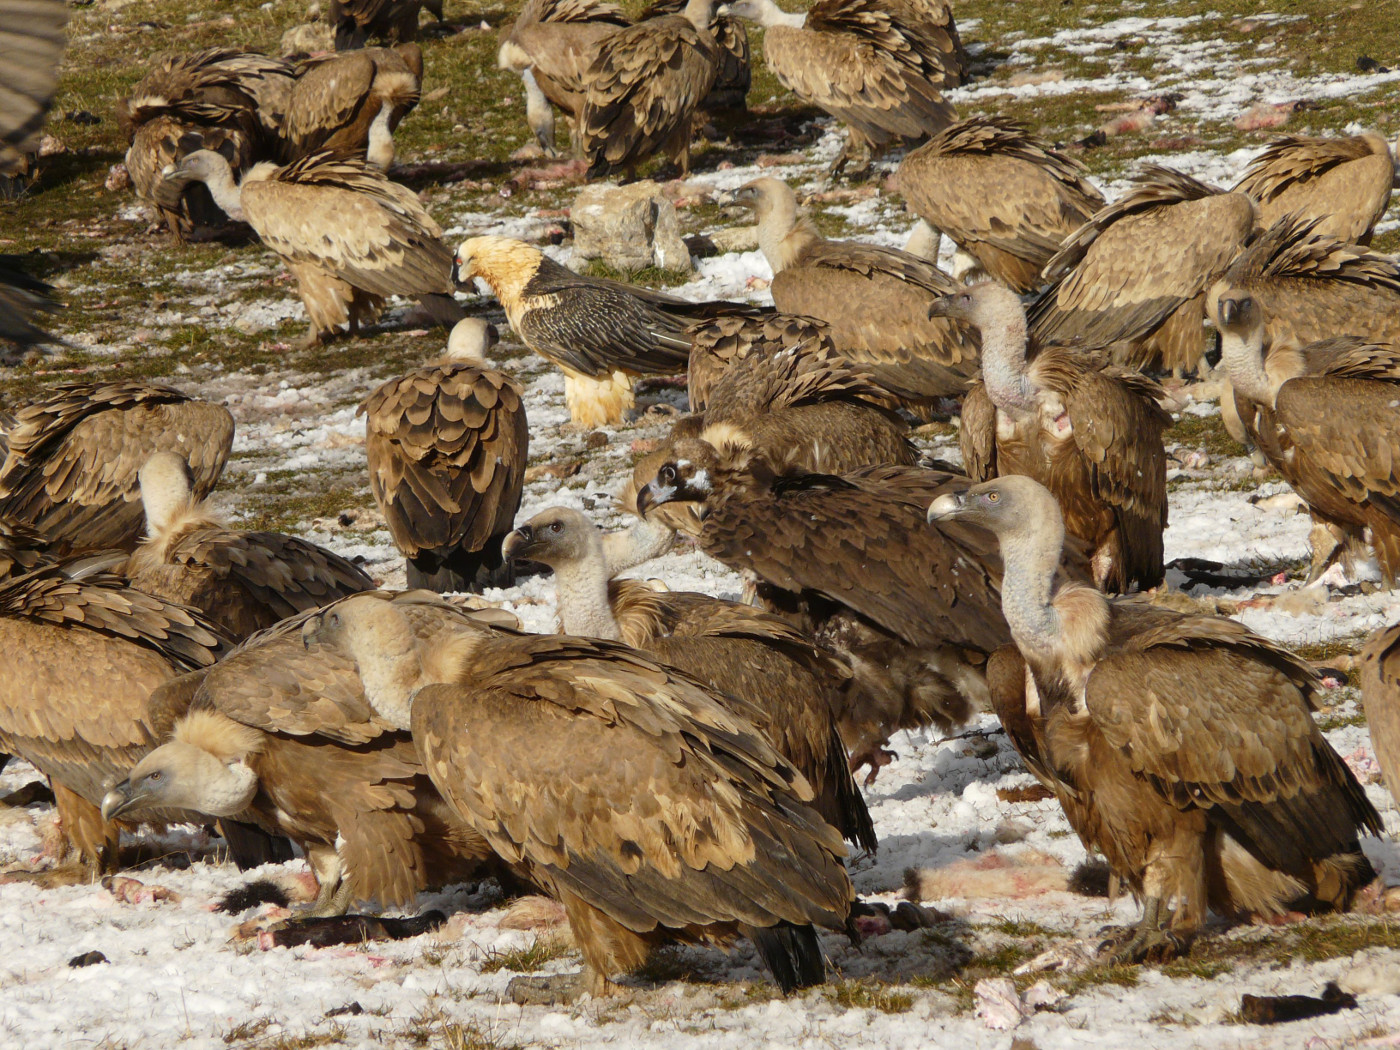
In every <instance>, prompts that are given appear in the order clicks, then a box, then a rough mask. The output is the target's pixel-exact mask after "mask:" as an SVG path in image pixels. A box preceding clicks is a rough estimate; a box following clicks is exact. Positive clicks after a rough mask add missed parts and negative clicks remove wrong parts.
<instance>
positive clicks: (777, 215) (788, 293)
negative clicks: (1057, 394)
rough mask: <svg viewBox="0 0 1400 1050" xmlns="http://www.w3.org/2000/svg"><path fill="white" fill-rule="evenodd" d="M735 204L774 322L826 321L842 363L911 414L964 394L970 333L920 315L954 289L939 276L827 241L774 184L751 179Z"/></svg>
mask: <svg viewBox="0 0 1400 1050" xmlns="http://www.w3.org/2000/svg"><path fill="white" fill-rule="evenodd" d="M734 200H735V201H737V202H739V203H742V204H746V205H748V206H750V207H752V208H753V210H754V214H755V216H756V217H757V219H758V243H759V247H761V248H762V249H763V254H764V256H765V257H766V258H767V259H768V265H769V266H771V267H772V268H773V284H772V287H771V292H772V295H773V305H774V306H776V307H777V308H778V311H779V312H780V313H785V314H803V315H806V316H808V317H816V318H820V319H821V320H823V321H825V322H826V323H827V324H828V325H830V326H831V328H830V331H829V333H828V335H829V336H830V338H831V341H832V343H833V344H834V345H835V346H836V347H837V349H838V350H839V351H840V353H841V355H842V356H843V357H845V358H846V359H847V360H849V361H851V362H852V363H853V364H855V365H856V366H858V367H859V368H861V369H862V370H864V371H866V372H869V373H870V374H871V375H872V376H873V377H874V378H875V380H876V382H878V383H879V384H880V385H881V386H883V387H885V388H886V389H887V390H889V391H890V392H891V393H892V394H894V395H895V396H897V397H899V398H902V399H904V400H906V401H908V402H910V403H911V405H913V406H917V407H922V406H924V405H927V404H928V403H929V402H931V401H932V400H933V399H935V398H939V397H949V396H953V395H957V394H961V393H962V392H963V391H964V390H965V389H967V384H968V382H969V381H970V380H971V379H972V377H973V376H974V375H976V374H977V347H978V343H977V334H976V332H975V331H973V330H972V329H971V328H969V327H967V326H966V325H963V324H960V323H959V322H956V321H949V320H945V319H941V318H940V319H934V320H930V319H929V316H928V307H929V303H931V302H932V301H933V300H934V299H936V298H937V297H938V296H940V295H946V294H948V293H949V292H952V291H954V290H956V288H957V285H956V284H954V282H953V281H952V279H951V278H949V277H948V275H947V274H945V273H944V272H943V271H942V270H940V269H938V267H937V266H934V265H933V264H932V263H930V262H927V261H925V260H923V259H919V258H917V257H915V256H913V255H909V254H908V253H906V252H901V251H899V250H898V249H895V248H883V247H880V246H878V245H874V244H859V243H856V242H852V241H828V240H826V239H825V238H823V237H822V236H821V234H819V233H818V232H817V229H816V227H815V226H813V225H812V223H811V221H810V220H809V219H807V218H806V217H800V218H799V216H798V214H797V198H796V197H795V196H794V195H793V192H792V190H791V189H790V188H788V186H787V184H786V183H784V182H782V181H780V180H778V179H772V178H762V179H755V180H754V181H753V182H750V183H747V184H745V185H744V186H741V187H740V188H739V189H738V190H736V191H735V193H734Z"/></svg>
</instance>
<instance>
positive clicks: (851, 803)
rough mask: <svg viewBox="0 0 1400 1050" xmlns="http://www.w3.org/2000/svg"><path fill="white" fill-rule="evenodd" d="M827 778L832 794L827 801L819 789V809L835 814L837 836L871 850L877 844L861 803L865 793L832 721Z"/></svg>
mask: <svg viewBox="0 0 1400 1050" xmlns="http://www.w3.org/2000/svg"><path fill="white" fill-rule="evenodd" d="M826 764H827V770H828V771H829V772H828V778H829V779H830V780H831V781H832V782H833V784H832V787H831V789H830V791H831V794H832V795H833V796H834V797H833V798H832V799H830V801H828V800H827V799H826V798H825V797H824V796H825V795H826V794H827V792H826V791H823V792H822V796H823V797H821V799H820V804H819V812H821V813H822V815H823V816H826V815H827V813H828V812H831V813H832V815H833V816H835V818H836V819H835V820H833V821H832V823H833V824H834V825H835V826H836V827H837V828H838V829H839V830H840V832H841V837H842V838H843V839H845V840H846V841H847V842H849V843H851V844H852V845H855V846H859V847H860V848H861V849H863V850H865V852H867V853H874V852H875V851H876V850H877V849H879V847H880V842H879V839H877V838H876V836H875V822H874V821H873V820H871V819H870V810H869V808H868V807H867V806H866V804H865V796H864V795H862V794H861V793H860V788H858V787H856V781H855V777H853V776H852V775H851V774H850V773H849V772H847V771H848V770H849V769H850V757H849V756H848V755H847V754H846V746H845V745H844V744H843V743H841V733H840V731H839V730H838V729H837V728H836V726H835V725H834V724H833V725H832V727H831V740H830V747H829V753H828V754H827V757H826Z"/></svg>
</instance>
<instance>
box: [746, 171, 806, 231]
mask: <svg viewBox="0 0 1400 1050" xmlns="http://www.w3.org/2000/svg"><path fill="white" fill-rule="evenodd" d="M734 201H735V202H736V203H738V204H745V205H747V206H748V207H750V208H752V209H753V214H754V218H755V219H756V220H758V223H759V225H760V226H761V225H763V224H764V223H766V222H771V221H773V220H786V221H788V224H789V225H791V221H793V220H795V219H796V218H797V194H795V193H793V192H792V187H791V186H789V185H788V184H787V183H786V182H784V181H783V180H782V179H775V178H772V177H771V176H764V177H763V178H761V179H754V180H752V181H751V182H746V183H744V185H742V186H740V187H739V188H738V189H737V190H735V191H734Z"/></svg>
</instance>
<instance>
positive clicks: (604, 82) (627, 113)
mask: <svg viewBox="0 0 1400 1050" xmlns="http://www.w3.org/2000/svg"><path fill="white" fill-rule="evenodd" d="M714 9H715V0H688V2H687V3H686V5H685V8H684V10H683V11H682V12H681V13H680V14H676V15H662V16H660V17H659V18H649V19H647V20H646V21H645V22H638V23H636V24H635V25H631V26H626V27H625V28H622V29H619V30H618V31H617V32H615V33H610V34H609V35H608V36H606V37H604V38H603V40H602V41H600V43H599V47H598V56H597V57H596V58H595V59H594V60H593V64H592V65H590V66H589V67H588V69H587V70H585V71H584V74H583V88H584V97H583V110H582V112H581V114H580V116H581V122H580V139H581V140H582V144H583V155H584V157H585V159H587V161H588V177H589V178H590V179H592V178H598V177H599V176H603V175H608V174H610V173H612V172H614V171H617V170H619V169H626V170H627V172H628V174H629V176H630V175H633V174H635V171H636V167H637V165H638V164H640V163H641V162H642V161H644V160H646V159H647V158H648V157H650V156H651V155H652V154H654V153H656V152H657V151H658V150H665V151H666V153H667V155H668V156H669V157H670V158H671V159H672V160H673V161H675V162H676V163H677V164H678V165H679V166H680V170H681V174H682V175H685V174H688V173H689V171H690V139H691V135H692V133H693V128H692V123H693V121H694V118H695V113H696V111H697V109H698V108H699V106H700V103H701V102H703V101H704V100H705V96H707V95H708V94H709V93H710V89H711V88H712V87H713V86H714V83H715V77H716V76H717V74H718V72H719V61H720V50H719V44H718V43H717V42H716V40H715V37H714V34H713V33H712V32H711V29H710V26H711V24H712V22H713V20H714Z"/></svg>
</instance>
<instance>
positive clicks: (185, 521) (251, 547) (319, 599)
mask: <svg viewBox="0 0 1400 1050" xmlns="http://www.w3.org/2000/svg"><path fill="white" fill-rule="evenodd" d="M140 483H141V502H142V505H143V506H144V507H145V510H146V529H147V535H146V540H145V542H144V543H142V544H141V546H139V547H137V548H136V550H135V551H134V552H133V553H132V555H131V557H130V558H129V559H128V560H127V563H126V567H125V569H124V570H123V571H124V572H125V573H126V576H127V578H128V579H129V580H130V581H131V585H132V586H133V587H135V588H137V589H138V590H142V591H145V592H146V593H147V594H153V595H155V596H156V597H158V598H164V599H165V600H166V601H170V602H178V603H179V604H181V605H188V606H191V607H192V608H195V609H198V610H199V611H200V612H202V613H203V614H204V615H205V616H206V617H207V618H208V619H209V620H210V621H211V622H213V623H216V624H218V625H219V626H220V627H222V628H223V629H224V630H225V631H226V632H228V634H229V636H230V637H232V638H234V639H235V640H237V641H242V640H243V639H244V638H247V637H248V636H249V635H250V634H252V633H253V632H254V631H260V630H262V629H263V628H265V627H271V626H272V625H273V624H274V623H276V622H277V621H278V620H282V619H284V618H286V617H288V616H292V615H294V614H296V613H299V612H304V611H306V610H308V609H318V608H320V607H321V606H322V605H325V604H326V603H327V602H330V601H334V600H335V599H337V598H343V597H345V596H347V595H351V594H356V593H358V592H360V591H368V590H372V589H373V588H374V581H373V580H371V579H370V578H369V577H368V576H366V575H365V574H364V572H363V571H361V570H360V569H358V568H356V567H355V566H354V565H351V564H350V563H349V562H348V561H346V560H345V559H344V558H342V557H341V556H340V555H338V554H333V553H331V552H330V551H328V550H326V549H325V548H324V547H318V546H316V544H314V543H308V542H307V541H306V540H303V539H299V538H297V537H296V536H284V535H282V533H280V532H240V531H238V530H236V529H230V528H228V527H226V526H225V525H224V524H223V523H222V522H220V521H219V520H218V519H217V518H216V517H214V516H213V515H212V514H211V512H210V511H209V509H208V507H206V506H205V504H204V502H203V501H202V500H199V499H196V498H195V496H194V494H193V493H192V492H191V490H190V477H189V470H188V468H187V467H186V465H185V461H184V460H183V459H181V458H180V457H179V456H177V455H176V454H175V453H173V452H158V453H156V455H154V456H152V457H151V458H150V459H148V460H147V461H146V462H145V464H144V465H143V466H142V467H141V471H140Z"/></svg>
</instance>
